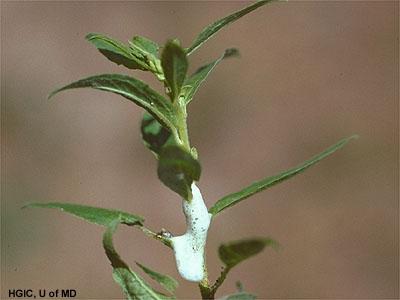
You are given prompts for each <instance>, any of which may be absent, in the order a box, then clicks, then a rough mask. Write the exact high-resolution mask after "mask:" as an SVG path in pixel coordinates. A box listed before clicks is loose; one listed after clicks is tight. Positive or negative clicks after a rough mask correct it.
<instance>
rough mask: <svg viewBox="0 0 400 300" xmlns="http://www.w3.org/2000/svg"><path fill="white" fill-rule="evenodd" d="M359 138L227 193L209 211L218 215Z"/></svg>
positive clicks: (336, 145) (340, 143) (350, 138)
mask: <svg viewBox="0 0 400 300" xmlns="http://www.w3.org/2000/svg"><path fill="white" fill-rule="evenodd" d="M354 138H357V136H356V135H354V136H351V137H348V138H345V139H342V140H340V141H339V142H338V143H336V144H335V145H333V146H331V147H329V148H327V149H326V150H324V151H323V152H321V153H319V154H318V155H316V156H314V157H312V158H310V159H309V160H307V161H305V162H304V163H302V164H301V165H299V166H297V167H295V168H292V169H289V170H286V171H284V172H282V173H280V174H278V175H275V176H271V177H267V178H265V179H263V180H261V181H257V182H255V183H253V184H251V185H249V186H248V187H246V188H244V189H243V190H241V191H239V192H236V193H233V194H230V195H227V196H225V197H223V198H221V199H219V200H218V201H217V202H216V203H215V204H214V205H213V206H212V207H211V208H210V209H209V212H210V213H211V214H212V215H214V216H215V215H217V214H218V213H220V212H221V211H223V210H224V209H226V208H228V207H231V206H233V205H235V204H237V203H239V202H240V201H242V200H244V199H246V198H248V197H250V196H252V195H254V194H256V193H258V192H261V191H263V190H265V189H267V188H269V187H272V186H274V185H276V184H278V183H281V182H283V181H285V180H287V179H289V178H291V177H293V176H295V175H297V174H299V173H301V172H303V171H305V170H306V169H308V168H309V167H311V166H312V165H314V164H316V163H317V162H319V161H321V160H322V159H324V158H325V157H327V156H329V155H331V154H332V153H334V152H335V151H337V150H339V149H340V148H342V147H343V146H344V145H346V144H347V143H348V142H349V141H350V140H352V139H354Z"/></svg>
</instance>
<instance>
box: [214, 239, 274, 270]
mask: <svg viewBox="0 0 400 300" xmlns="http://www.w3.org/2000/svg"><path fill="white" fill-rule="evenodd" d="M267 246H273V247H275V248H276V247H277V246H278V243H277V242H276V241H274V240H273V239H270V238H252V239H245V240H239V241H233V242H230V243H227V244H222V245H221V246H220V247H219V249H218V255H219V258H220V259H221V260H222V262H223V263H224V264H225V265H226V267H227V268H229V269H231V268H233V267H234V266H236V265H237V264H239V263H240V262H242V261H244V260H246V259H248V258H250V257H252V256H254V255H256V254H258V253H260V252H261V251H263V250H264V248H265V247H267Z"/></svg>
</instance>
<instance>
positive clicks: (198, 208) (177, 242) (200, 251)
mask: <svg viewBox="0 0 400 300" xmlns="http://www.w3.org/2000/svg"><path fill="white" fill-rule="evenodd" d="M191 188H192V194H193V198H192V200H191V201H190V202H189V201H186V200H183V204H182V206H183V213H184V214H185V217H186V226H187V229H186V233H185V234H183V235H180V236H176V237H172V238H171V242H172V247H173V249H174V254H175V260H176V266H177V268H178V272H179V274H180V275H181V276H182V277H183V278H184V279H186V280H189V281H195V282H199V281H201V280H202V279H203V278H204V250H205V246H206V240H207V231H208V228H209V227H210V223H211V214H209V213H208V210H207V207H206V205H205V203H204V200H203V197H202V195H201V192H200V190H199V188H198V187H197V186H196V184H195V183H194V182H193V183H192V186H191Z"/></svg>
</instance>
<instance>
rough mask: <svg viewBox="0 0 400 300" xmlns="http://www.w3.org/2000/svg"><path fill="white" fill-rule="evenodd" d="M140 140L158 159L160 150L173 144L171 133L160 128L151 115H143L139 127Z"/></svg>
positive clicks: (162, 127)
mask: <svg viewBox="0 0 400 300" xmlns="http://www.w3.org/2000/svg"><path fill="white" fill-rule="evenodd" d="M140 129H141V132H142V140H143V143H144V144H145V146H146V147H147V148H149V149H150V150H151V151H152V152H153V153H154V154H155V155H156V157H157V158H158V155H159V154H160V151H161V148H162V147H163V146H165V145H167V144H172V143H173V142H174V138H173V135H172V133H171V131H169V130H168V129H167V128H165V127H164V126H162V125H161V124H160V123H159V122H158V121H157V120H156V119H155V118H154V117H153V116H152V115H150V114H149V113H145V114H144V115H143V118H142V123H141V125H140Z"/></svg>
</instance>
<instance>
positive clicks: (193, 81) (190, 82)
mask: <svg viewBox="0 0 400 300" xmlns="http://www.w3.org/2000/svg"><path fill="white" fill-rule="evenodd" d="M238 53H239V52H238V50H237V49H234V48H232V49H227V50H225V53H224V54H223V55H222V56H221V57H220V58H218V59H217V60H215V61H213V62H212V63H209V64H208V65H205V66H202V67H201V68H199V69H198V70H197V71H196V72H195V73H194V74H193V75H192V76H190V77H189V78H187V79H186V80H185V83H184V84H183V87H182V94H183V97H184V101H185V103H186V104H188V103H189V102H190V101H192V99H193V96H194V94H195V93H196V91H197V89H198V88H199V86H200V84H201V83H202V82H203V81H204V80H205V79H206V78H207V76H208V75H209V74H210V73H211V71H212V70H213V69H214V68H215V67H216V65H218V63H219V62H220V61H221V60H223V59H224V58H228V57H232V56H236V55H238Z"/></svg>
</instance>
